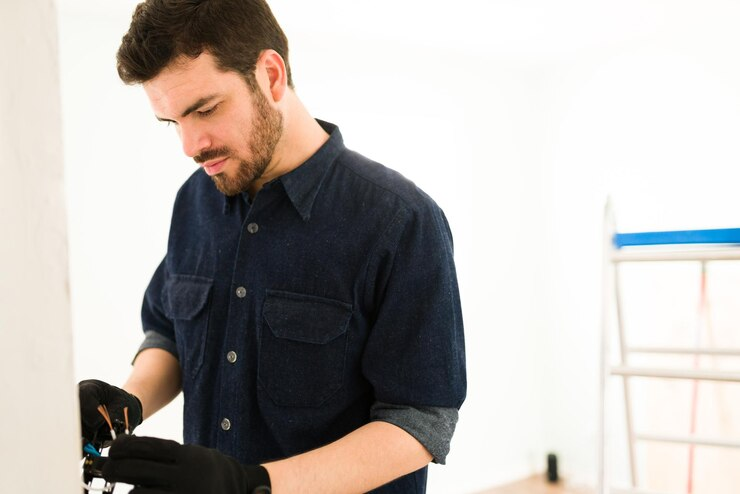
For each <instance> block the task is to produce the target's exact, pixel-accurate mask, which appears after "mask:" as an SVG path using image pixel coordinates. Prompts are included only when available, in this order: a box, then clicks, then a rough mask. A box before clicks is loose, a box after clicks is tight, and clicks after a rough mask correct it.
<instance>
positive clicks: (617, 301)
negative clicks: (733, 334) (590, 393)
mask: <svg viewBox="0 0 740 494" xmlns="http://www.w3.org/2000/svg"><path fill="white" fill-rule="evenodd" d="M603 255H604V266H603V273H602V279H603V283H604V286H603V290H602V297H603V299H602V321H601V325H602V334H601V371H600V372H601V375H600V383H601V384H600V396H599V397H600V404H599V415H600V417H599V451H598V455H599V457H598V468H599V471H598V490H597V492H598V494H678V493H662V492H655V491H648V490H645V489H641V488H640V487H639V485H640V483H639V481H638V475H637V467H636V459H635V443H636V442H638V441H657V442H667V443H679V444H687V445H690V444H694V445H703V446H720V447H731V448H740V439H733V440H728V439H725V438H712V437H696V436H689V435H685V436H678V435H676V436H671V435H664V434H650V433H648V432H643V431H641V432H636V431H635V430H634V424H633V414H632V410H633V409H632V399H631V392H630V391H631V390H630V381H631V380H632V379H633V378H654V379H686V380H702V381H719V382H736V383H740V370H739V371H738V372H724V371H711V370H699V369H685V368H651V367H633V366H631V365H629V363H628V358H627V357H628V355H630V354H637V353H640V354H663V355H666V354H669V355H670V354H672V355H721V356H740V349H732V348H677V347H676V348H672V347H660V348H659V347H633V346H630V345H629V344H628V342H627V338H626V334H625V328H624V321H623V314H622V300H621V296H620V277H619V266H620V265H621V264H624V263H640V262H670V261H696V262H699V263H701V264H702V269H704V268H705V267H706V263H708V262H711V261H720V260H721V261H735V260H740V228H732V229H715V230H684V231H666V232H640V233H617V232H616V231H615V228H614V220H613V213H612V211H611V207H610V205H609V204H607V207H606V213H605V221H604V254H603ZM612 311H613V312H612ZM612 321H616V326H617V330H618V336H619V338H618V341H619V362H618V363H616V364H613V363H611V362H610V349H609V338H610V336H611V331H613V329H611V326H612V324H613V323H612ZM613 377H618V378H621V381H622V385H623V392H624V406H625V425H626V429H627V455H628V461H629V471H630V484H631V485H630V486H627V487H622V488H615V487H611V486H610V482H609V469H608V465H607V463H608V456H609V455H608V451H607V447H608V444H607V443H608V440H607V434H606V428H607V417H608V416H609V413H611V412H610V410H609V409H608V408H607V395H608V393H607V387H608V385H609V381H611V380H612V378H613Z"/></svg>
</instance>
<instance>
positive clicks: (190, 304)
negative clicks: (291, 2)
mask: <svg viewBox="0 0 740 494" xmlns="http://www.w3.org/2000/svg"><path fill="white" fill-rule="evenodd" d="M212 286H213V280H211V279H210V278H204V277H202V276H194V275H185V274H173V275H170V276H169V278H168V279H167V282H166V283H165V287H164V292H165V297H166V303H165V307H167V310H168V312H169V313H168V314H167V315H168V316H169V317H170V318H172V319H184V320H191V319H193V318H195V316H197V315H198V314H199V313H200V311H202V310H203V308H204V307H205V306H206V304H207V303H208V297H209V296H210V294H211V287H212Z"/></svg>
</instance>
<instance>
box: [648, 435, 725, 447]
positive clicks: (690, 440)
mask: <svg viewBox="0 0 740 494" xmlns="http://www.w3.org/2000/svg"><path fill="white" fill-rule="evenodd" d="M635 439H638V440H640V441H655V442H663V443H678V444H697V445H700V446H717V447H720V448H740V441H738V440H731V439H716V438H709V437H696V436H671V435H661V434H635Z"/></svg>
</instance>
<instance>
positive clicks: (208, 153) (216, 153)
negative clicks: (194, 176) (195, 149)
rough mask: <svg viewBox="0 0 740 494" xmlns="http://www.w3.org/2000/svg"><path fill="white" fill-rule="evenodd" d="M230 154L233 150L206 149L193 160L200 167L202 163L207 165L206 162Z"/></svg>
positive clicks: (222, 148)
mask: <svg viewBox="0 0 740 494" xmlns="http://www.w3.org/2000/svg"><path fill="white" fill-rule="evenodd" d="M230 153H231V150H230V149H229V148H227V147H220V148H215V149H206V150H205V151H202V152H201V153H200V154H199V155H197V156H193V160H194V161H195V162H196V163H198V164H199V165H200V164H201V163H205V162H206V161H209V160H212V159H214V158H219V157H221V156H226V155H228V154H230Z"/></svg>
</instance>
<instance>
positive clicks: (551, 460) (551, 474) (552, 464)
mask: <svg viewBox="0 0 740 494" xmlns="http://www.w3.org/2000/svg"><path fill="white" fill-rule="evenodd" d="M558 480H559V477H558V457H557V456H555V455H554V454H552V453H550V454H549V455H547V481H548V482H553V483H554V482H557V481H558Z"/></svg>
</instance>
